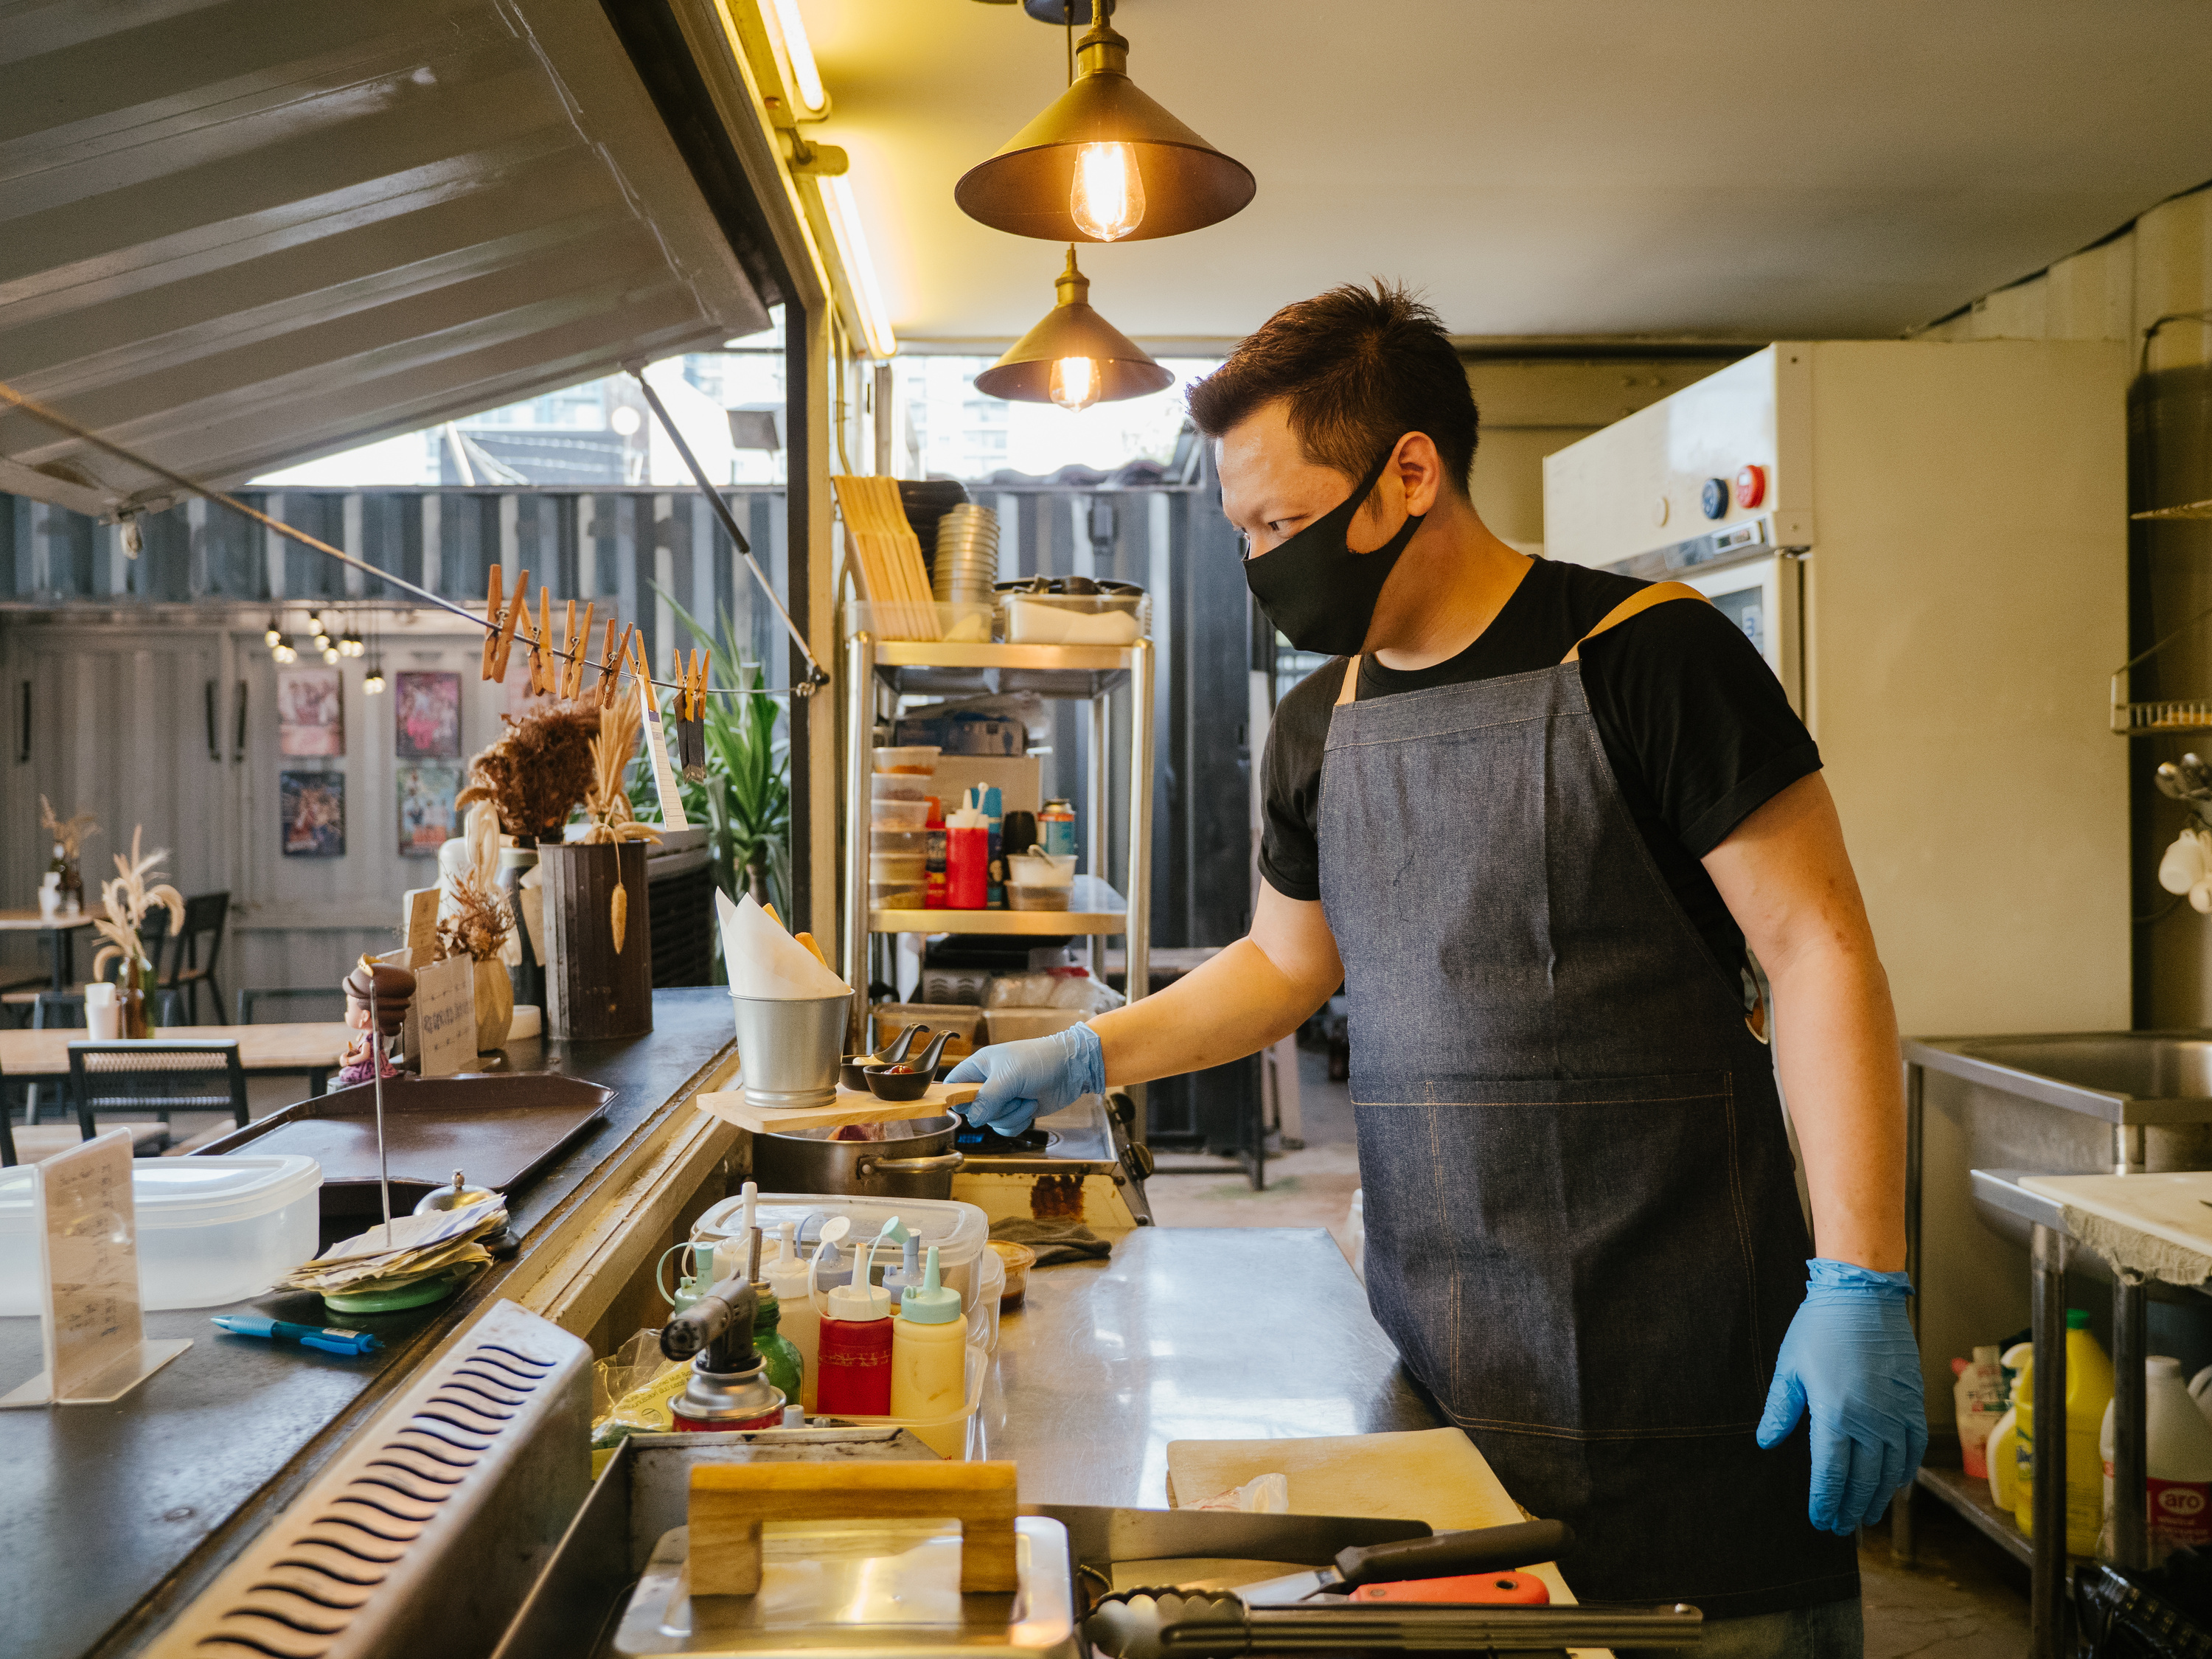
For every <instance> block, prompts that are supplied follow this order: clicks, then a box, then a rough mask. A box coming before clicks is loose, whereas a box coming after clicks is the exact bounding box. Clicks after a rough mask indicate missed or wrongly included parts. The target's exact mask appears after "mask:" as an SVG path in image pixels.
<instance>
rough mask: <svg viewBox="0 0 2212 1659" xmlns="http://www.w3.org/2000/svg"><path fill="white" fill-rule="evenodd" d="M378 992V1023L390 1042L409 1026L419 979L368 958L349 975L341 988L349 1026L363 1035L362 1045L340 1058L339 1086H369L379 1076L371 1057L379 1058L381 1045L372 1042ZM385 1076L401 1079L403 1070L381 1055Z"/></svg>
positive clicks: (356, 1044) (406, 971) (405, 970)
mask: <svg viewBox="0 0 2212 1659" xmlns="http://www.w3.org/2000/svg"><path fill="white" fill-rule="evenodd" d="M372 987H374V991H375V1000H376V1023H377V1025H378V1027H379V1029H380V1031H381V1032H382V1035H383V1036H384V1039H385V1041H386V1042H390V1041H391V1040H392V1038H393V1037H396V1036H398V1035H399V1030H400V1028H401V1027H402V1026H404V1024H406V1023H407V1008H408V1005H409V1004H410V1003H411V1002H413V1001H414V1000H415V975H413V974H411V973H410V972H409V971H408V970H407V969H404V968H396V967H394V966H393V965H392V963H388V962H375V961H373V960H371V959H370V958H369V957H362V959H361V964H360V966H358V967H356V969H354V970H353V972H351V973H350V974H348V975H346V977H345V980H344V982H343V984H342V985H341V986H340V987H338V988H339V989H341V990H343V992H344V993H345V1000H346V1024H348V1025H349V1026H351V1027H352V1028H353V1029H354V1030H356V1031H359V1032H360V1033H361V1037H360V1040H359V1041H358V1042H353V1043H350V1044H349V1045H348V1046H347V1048H346V1051H345V1053H344V1054H342V1055H340V1056H339V1060H340V1070H339V1072H338V1086H339V1087H340V1088H342V1089H343V1088H349V1087H350V1086H351V1085H354V1084H356V1083H367V1082H368V1080H369V1079H371V1078H373V1077H374V1076H375V1075H376V1068H375V1067H374V1066H373V1065H372V1064H371V1056H372V1055H379V1054H380V1051H381V1045H380V1044H377V1043H374V1042H371V1041H370V1039H369V1031H368V1011H369V994H370V990H371V988H372ZM381 1061H382V1069H383V1073H384V1075H385V1076H386V1077H397V1076H398V1075H399V1068H398V1066H394V1065H393V1064H392V1060H391V1057H390V1056H389V1055H381Z"/></svg>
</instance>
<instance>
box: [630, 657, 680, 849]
mask: <svg viewBox="0 0 2212 1659" xmlns="http://www.w3.org/2000/svg"><path fill="white" fill-rule="evenodd" d="M637 695H638V707H639V708H640V710H641V712H642V713H643V714H644V716H645V751H646V753H647V756H648V757H651V762H652V766H653V793H654V794H655V795H657V796H659V799H660V822H661V824H662V825H663V827H665V828H666V829H690V827H691V820H690V819H689V818H687V817H684V792H683V791H682V790H681V789H679V788H678V787H677V785H676V772H675V769H674V768H673V767H671V765H670V764H669V761H668V732H667V730H666V729H665V727H664V726H662V725H661V723H660V705H659V702H656V701H655V700H654V698H653V683H652V682H651V681H650V680H648V679H647V678H645V677H644V676H643V675H640V676H639V677H638V681H637Z"/></svg>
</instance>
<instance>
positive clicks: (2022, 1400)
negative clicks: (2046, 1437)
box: [2013, 1308, 2112, 1555]
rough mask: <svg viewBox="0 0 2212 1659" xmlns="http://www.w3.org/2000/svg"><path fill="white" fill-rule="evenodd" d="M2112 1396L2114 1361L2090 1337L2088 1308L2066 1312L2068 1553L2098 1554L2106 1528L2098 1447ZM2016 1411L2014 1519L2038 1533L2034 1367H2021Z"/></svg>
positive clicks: (2102, 1469) (2028, 1531) (2102, 1466)
mask: <svg viewBox="0 0 2212 1659" xmlns="http://www.w3.org/2000/svg"><path fill="white" fill-rule="evenodd" d="M2111 1401H2112V1361H2111V1360H2110V1359H2109V1358H2106V1355H2105V1351H2104V1350H2103V1349H2102V1348H2100V1347H2099V1346H2097V1339H2096V1338H2095V1337H2093V1336H2092V1335H2090V1334H2089V1313H2088V1310H2087V1309H2086V1308H2069V1309H2068V1310H2066V1422H2065V1426H2064V1430H2063V1432H2064V1434H2065V1436H2066V1550H2067V1553H2069V1555H2094V1554H2095V1553H2097V1534H2098V1533H2099V1532H2100V1531H2101V1530H2102V1529H2103V1527H2104V1524H2105V1463H2104V1456H2103V1453H2102V1451H2101V1449H2100V1447H2099V1445H2098V1434H2099V1431H2100V1429H2101V1428H2102V1426H2103V1425H2104V1420H2105V1407H2106V1405H2108V1404H2109V1403H2110V1402H2111ZM2013 1411H2014V1413H2015V1417H2016V1419H2017V1422H2018V1429H2017V1434H2018V1439H2017V1442H2016V1443H2017V1446H2018V1455H2019V1469H2020V1480H2019V1483H2018V1486H2017V1487H2016V1499H2017V1501H2016V1504H2015V1508H2014V1510H2013V1518H2014V1519H2015V1521H2016V1522H2019V1525H2020V1529H2021V1532H2023V1533H2025V1534H2027V1535H2028V1536H2029V1537H2031V1538H2032V1537H2033V1536H2034V1535H2035V1432H2036V1431H2035V1366H2034V1362H2033V1358H2030V1359H2029V1361H2028V1362H2027V1363H2026V1364H2022V1365H2021V1368H2020V1383H2019V1391H2018V1393H2017V1395H2015V1401H2014V1406H2013Z"/></svg>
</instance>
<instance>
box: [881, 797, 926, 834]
mask: <svg viewBox="0 0 2212 1659" xmlns="http://www.w3.org/2000/svg"><path fill="white" fill-rule="evenodd" d="M928 822H929V803H928V801H927V800H875V801H871V802H870V803H869V804H868V827H869V828H870V829H872V830H874V831H875V833H876V834H878V836H884V835H903V834H906V833H908V832H909V831H911V832H912V833H913V834H915V835H920V834H921V826H922V825H924V824H925V823H928Z"/></svg>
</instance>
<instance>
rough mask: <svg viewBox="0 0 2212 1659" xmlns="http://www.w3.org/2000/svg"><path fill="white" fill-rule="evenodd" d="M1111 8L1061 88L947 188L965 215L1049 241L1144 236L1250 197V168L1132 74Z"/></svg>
mask: <svg viewBox="0 0 2212 1659" xmlns="http://www.w3.org/2000/svg"><path fill="white" fill-rule="evenodd" d="M1112 9H1113V8H1112V6H1111V4H1110V3H1109V0H1097V5H1096V8H1095V10H1096V14H1097V21H1094V22H1093V23H1092V24H1091V32H1090V33H1087V34H1085V36H1084V37H1083V41H1082V44H1081V45H1080V46H1079V47H1078V48H1077V49H1076V71H1075V78H1074V81H1073V83H1072V84H1071V85H1070V86H1069V87H1068V88H1067V90H1066V92H1064V93H1062V94H1060V97H1059V98H1058V99H1057V100H1054V103H1053V104H1052V106H1050V107H1049V108H1048V109H1047V110H1046V111H1045V112H1043V113H1042V114H1041V115H1039V116H1038V117H1037V118H1036V119H1035V120H1034V121H1031V122H1030V124H1029V125H1027V126H1025V127H1024V128H1023V129H1022V130H1021V131H1019V132H1018V133H1016V134H1015V135H1014V136H1013V137H1012V138H1010V139H1008V140H1007V141H1006V143H1005V144H1004V145H1003V146H1001V147H1000V150H999V152H998V154H997V155H994V156H992V157H991V159H990V160H989V161H984V162H981V163H980V164H979V165H977V166H975V167H970V168H969V170H968V172H967V173H965V174H964V175H963V177H962V179H961V180H960V182H959V183H958V184H957V185H955V186H954V187H953V191H952V198H953V200H955V201H956V202H957V203H959V204H960V207H961V210H962V211H963V212H964V213H966V214H967V215H968V216H969V218H971V219H978V220H981V222H983V223H985V224H987V225H988V226H990V227H991V228H993V229H994V230H1003V231H1006V232H1008V233H1010V234H1013V235H1016V236H1039V237H1045V238H1048V239H1050V240H1053V241H1055V242H1066V241H1091V242H1118V241H1121V240H1139V241H1141V240H1145V239H1146V238H1148V237H1153V236H1180V235H1181V234H1182V233H1183V232H1185V231H1187V230H1201V229H1203V228H1205V227H1206V226H1207V225H1211V224H1218V223H1219V222H1221V221H1222V220H1224V219H1226V218H1228V217H1229V216H1231V214H1233V213H1237V212H1240V211H1242V210H1243V207H1244V205H1245V204H1246V203H1248V202H1249V201H1250V200H1251V199H1252V192H1253V191H1254V189H1255V185H1254V183H1253V179H1252V170H1251V169H1250V168H1249V167H1246V166H1245V165H1244V164H1243V162H1242V161H1235V160H1232V159H1231V157H1229V156H1226V155H1223V154H1222V153H1221V152H1220V151H1219V150H1218V149H1214V147H1213V146H1212V145H1211V144H1209V143H1206V140H1205V139H1203V138H1201V137H1199V136H1198V135H1197V134H1196V133H1195V132H1193V131H1191V130H1190V129H1189V128H1188V127H1187V126H1185V125H1183V124H1182V122H1180V121H1178V120H1176V118H1175V117H1174V116H1172V115H1170V114H1169V113H1168V112H1167V111H1166V110H1165V109H1164V108H1163V107H1162V106H1160V105H1159V104H1158V103H1156V102H1155V101H1154V100H1152V99H1151V98H1149V97H1147V96H1146V95H1145V94H1144V93H1142V92H1140V91H1139V90H1138V89H1137V84H1136V82H1133V81H1132V80H1130V79H1129V43H1128V41H1127V40H1124V39H1123V38H1122V37H1121V35H1119V34H1117V33H1115V30H1114V27H1113V25H1112V24H1111V23H1110V22H1109V21H1107V20H1108V17H1109V14H1110V13H1111V11H1112Z"/></svg>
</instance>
